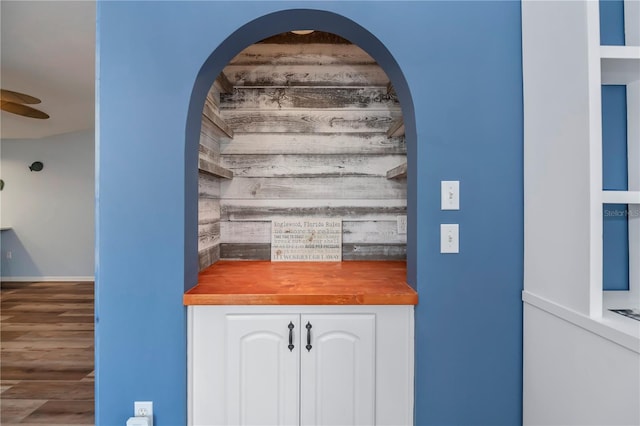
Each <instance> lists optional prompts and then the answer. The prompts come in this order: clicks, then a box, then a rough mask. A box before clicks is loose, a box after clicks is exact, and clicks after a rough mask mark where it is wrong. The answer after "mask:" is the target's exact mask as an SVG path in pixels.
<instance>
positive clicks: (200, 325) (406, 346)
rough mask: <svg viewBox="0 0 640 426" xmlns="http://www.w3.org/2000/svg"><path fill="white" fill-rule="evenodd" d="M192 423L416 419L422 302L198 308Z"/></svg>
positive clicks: (194, 310)
mask: <svg viewBox="0 0 640 426" xmlns="http://www.w3.org/2000/svg"><path fill="white" fill-rule="evenodd" d="M189 370H190V371H189V423H190V424H194V425H298V424H300V425H341V426H346V425H375V424H378V425H383V424H387V425H403V424H412V423H413V306H190V307H189Z"/></svg>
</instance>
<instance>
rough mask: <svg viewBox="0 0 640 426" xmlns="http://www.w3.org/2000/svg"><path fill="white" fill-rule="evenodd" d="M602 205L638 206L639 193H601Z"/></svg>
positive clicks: (639, 200) (639, 201) (639, 202)
mask: <svg viewBox="0 0 640 426" xmlns="http://www.w3.org/2000/svg"><path fill="white" fill-rule="evenodd" d="M602 203H603V204H640V191H602Z"/></svg>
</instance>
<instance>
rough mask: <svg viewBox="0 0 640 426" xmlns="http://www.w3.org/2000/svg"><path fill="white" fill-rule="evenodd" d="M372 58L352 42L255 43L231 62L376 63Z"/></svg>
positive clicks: (238, 63) (293, 63) (253, 63)
mask: <svg viewBox="0 0 640 426" xmlns="http://www.w3.org/2000/svg"><path fill="white" fill-rule="evenodd" d="M375 63H376V62H375V60H374V59H373V58H372V57H371V56H370V55H369V54H368V53H367V52H365V51H364V50H362V49H361V48H360V47H358V46H356V45H355V44H326V43H312V44H275V43H260V44H254V45H251V46H249V47H247V48H246V49H244V50H243V51H242V52H240V53H239V54H237V55H236V56H235V57H234V58H233V59H232V60H231V62H230V64H231V65H259V64H273V65H327V64H351V65H356V64H360V65H365V64H375Z"/></svg>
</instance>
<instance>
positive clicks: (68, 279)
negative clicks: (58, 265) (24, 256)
mask: <svg viewBox="0 0 640 426" xmlns="http://www.w3.org/2000/svg"><path fill="white" fill-rule="evenodd" d="M0 281H13V282H34V281H50V282H75V281H82V282H86V281H95V277H94V276H79V277H78V276H76V277H0Z"/></svg>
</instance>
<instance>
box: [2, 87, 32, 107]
mask: <svg viewBox="0 0 640 426" xmlns="http://www.w3.org/2000/svg"><path fill="white" fill-rule="evenodd" d="M0 99H1V100H3V101H6V102H13V103H16V104H39V103H40V102H41V101H40V99H38V98H34V97H33V96H29V95H25V94H24V93H20V92H12V91H11V90H4V89H0Z"/></svg>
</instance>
